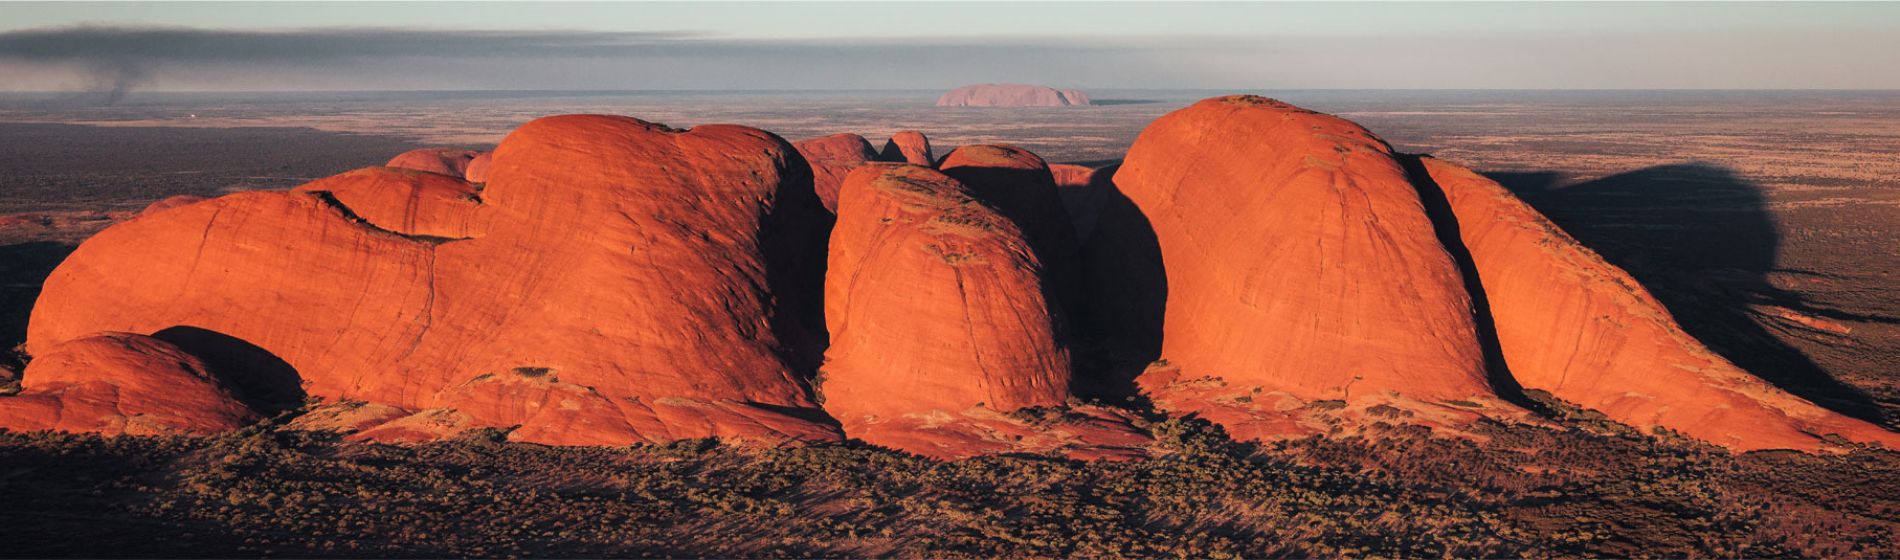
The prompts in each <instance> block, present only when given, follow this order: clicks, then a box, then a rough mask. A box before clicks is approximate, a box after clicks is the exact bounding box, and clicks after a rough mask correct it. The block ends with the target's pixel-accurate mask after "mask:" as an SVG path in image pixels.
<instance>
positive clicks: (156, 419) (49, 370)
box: [0, 333, 258, 435]
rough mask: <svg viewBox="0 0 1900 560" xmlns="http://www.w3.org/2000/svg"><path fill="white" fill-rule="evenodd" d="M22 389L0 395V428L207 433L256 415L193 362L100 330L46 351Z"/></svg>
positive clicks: (139, 338) (164, 347)
mask: <svg viewBox="0 0 1900 560" xmlns="http://www.w3.org/2000/svg"><path fill="white" fill-rule="evenodd" d="M20 389H21V391H20V393H19V394H17V395H13V396H9V397H0V426H4V427H6V428H8V429H13V430H23V431H35V430H59V431H66V432H92V433H99V434H104V435H119V434H130V435H157V434H209V433H217V432H223V431H228V430H234V429H237V428H240V427H243V426H244V425H246V424H249V423H251V422H254V421H256V420H257V418H258V416H257V413H255V412H253V411H252V410H251V409H250V408H249V407H247V406H245V405H244V403H243V402H241V401H239V400H238V398H237V397H236V396H235V395H233V394H232V392H231V391H229V390H227V389H226V388H225V387H224V386H223V385H222V384H221V383H220V382H219V381H218V379H217V378H216V377H214V376H213V375H212V373H211V371H210V368H208V367H207V366H206V365H205V363H204V362H203V361H201V360H199V359H198V358H197V357H194V356H192V355H190V354H186V353H185V352H184V351H183V350H180V349H179V348H178V347H177V346H174V345H172V344H170V343H167V342H165V341H162V340H158V339H156V338H152V337H148V336H143V335H137V334H130V333H100V334H95V335H92V336H87V337H82V338H76V339H73V340H70V341H66V342H64V343H61V344H59V345H57V346H54V347H52V348H49V349H47V350H46V351H45V352H43V353H42V354H41V355H40V356H39V357H38V358H36V359H34V360H33V362H32V363H31V364H28V366H27V368H26V371H25V372H24V373H23V375H22V376H21V379H20Z"/></svg>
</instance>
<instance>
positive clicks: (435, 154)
mask: <svg viewBox="0 0 1900 560" xmlns="http://www.w3.org/2000/svg"><path fill="white" fill-rule="evenodd" d="M481 154H482V152H478V151H475V150H459V149H455V148H422V149H418V150H409V151H407V152H403V153H401V154H397V155H396V157H393V158H390V160H389V163H385V164H383V166H385V167H395V168H400V169H413V170H416V171H424V172H428V173H435V174H437V175H448V176H450V177H454V178H457V179H461V178H463V177H466V176H468V166H469V163H471V162H473V161H474V160H475V158H476V157H478V156H480V155H481Z"/></svg>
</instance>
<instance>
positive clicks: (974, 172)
mask: <svg viewBox="0 0 1900 560" xmlns="http://www.w3.org/2000/svg"><path fill="white" fill-rule="evenodd" d="M938 168H939V169H941V170H942V171H943V173H944V174H945V175H949V176H950V177H951V178H954V179H956V180H957V182H959V183H962V184H963V185H964V186H965V187H967V188H969V190H970V192H971V193H972V194H973V195H975V196H976V198H977V200H981V201H983V203H985V204H987V205H989V206H990V207H992V208H995V209H996V210H997V211H998V212H1001V213H1002V214H1003V217H1004V218H1008V219H1009V220H1010V222H1012V223H1015V224H1016V226H1017V227H1018V228H1020V229H1021V230H1022V232H1023V234H1024V235H1025V236H1027V238H1028V240H1029V246H1030V248H1031V249H1032V250H1034V251H1035V253H1036V258H1037V259H1038V260H1039V261H1041V262H1042V263H1043V268H1044V269H1045V270H1046V279H1047V282H1046V286H1045V288H1046V290H1047V292H1048V294H1049V295H1050V297H1051V299H1052V300H1053V301H1055V302H1056V303H1058V304H1060V307H1061V309H1062V314H1061V316H1060V317H1058V319H1061V322H1062V324H1061V326H1062V330H1063V332H1062V333H1061V334H1062V336H1063V337H1064V338H1065V340H1066V338H1067V337H1068V334H1069V333H1068V332H1067V331H1068V324H1067V323H1068V321H1069V320H1070V319H1069V318H1070V317H1072V316H1074V314H1075V313H1076V312H1077V311H1079V308H1080V306H1081V304H1082V301H1081V297H1082V290H1083V286H1082V262H1081V258H1082V253H1081V251H1082V249H1081V243H1080V242H1078V241H1076V237H1075V229H1074V226H1073V225H1072V221H1071V220H1070V219H1069V213H1068V211H1067V210H1066V209H1064V208H1063V204H1062V197H1061V195H1059V194H1057V193H1056V183H1055V178H1054V177H1053V176H1051V175H1050V172H1049V164H1048V163H1045V162H1043V160H1042V158H1041V157H1038V156H1037V155H1036V154H1033V153H1030V152H1029V150H1024V149H1022V148H1018V147H1015V146H997V145H987V144H976V145H970V146H963V147H959V148H957V149H956V150H953V151H951V152H950V154H949V155H946V156H944V158H943V161H942V162H939V163H938Z"/></svg>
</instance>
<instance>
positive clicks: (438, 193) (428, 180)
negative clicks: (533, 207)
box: [293, 167, 488, 240]
mask: <svg viewBox="0 0 1900 560" xmlns="http://www.w3.org/2000/svg"><path fill="white" fill-rule="evenodd" d="M293 192H304V193H312V194H316V195H318V196H320V197H326V198H330V199H334V201H335V202H336V205H337V206H338V207H339V208H347V209H349V211H350V213H351V214H352V215H353V216H354V217H355V218H357V219H360V220H362V221H364V222H367V223H368V225H371V226H374V227H377V228H380V229H384V230H388V231H390V232H394V233H397V234H402V235H407V236H415V237H427V238H437V239H444V240H447V239H466V238H470V237H478V236H480V235H481V234H482V233H483V232H485V231H486V228H487V223H486V221H485V220H486V217H487V211H488V206H486V205H483V204H482V199H481V196H480V195H479V194H477V193H476V192H475V186H474V185H471V184H469V183H467V182H464V181H462V180H461V179H456V178H454V177H450V176H447V175H440V174H436V173H425V172H421V171H413V170H409V169H400V168H395V167H370V168H365V169H358V170H356V171H351V172H348V173H344V174H342V175H336V176H333V177H328V178H324V179H318V180H316V181H312V182H310V183H306V184H304V185H303V186H300V187H297V188H296V189H293Z"/></svg>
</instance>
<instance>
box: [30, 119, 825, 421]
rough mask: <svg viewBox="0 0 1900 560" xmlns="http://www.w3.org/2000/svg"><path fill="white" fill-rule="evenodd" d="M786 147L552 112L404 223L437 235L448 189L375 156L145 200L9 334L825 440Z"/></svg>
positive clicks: (328, 389)
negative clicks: (127, 341)
mask: <svg viewBox="0 0 1900 560" xmlns="http://www.w3.org/2000/svg"><path fill="white" fill-rule="evenodd" d="M796 161H797V156H796V155H795V154H794V152H793V149H792V147H791V146H790V145H789V144H787V143H786V142H785V141H784V140H782V139H779V138H778V137H776V136H773V135H771V134H770V133H766V132H763V131H759V130H756V129H751V128H745V127H737V126H702V127H698V128H696V129H693V130H690V131H678V130H673V129H669V128H666V127H663V126H659V125H653V124H649V123H645V122H642V121H639V120H635V119H631V118H622V117H606V116H586V115H580V116H561V117H549V118H544V119H539V120H536V121H534V122H531V123H528V124H526V125H524V126H522V127H521V128H520V129H518V130H516V131H515V132H514V133H513V134H511V135H509V137H508V138H507V139H506V140H504V141H503V142H502V144H501V146H500V147H499V148H498V149H497V150H496V152H495V154H494V155H493V166H492V170H491V177H490V178H489V181H488V183H487V186H486V188H485V189H484V190H483V191H482V192H481V195H482V200H481V202H480V203H479V205H480V206H481V207H482V209H481V210H480V211H479V213H481V214H485V215H486V217H484V218H482V219H480V220H473V221H471V222H469V223H480V224H485V226H484V227H479V228H469V229H468V230H466V231H464V232H462V233H464V234H466V235H467V236H468V238H466V239H459V238H446V237H438V236H432V235H428V234H421V233H404V232H403V231H400V230H404V229H409V230H410V231H416V232H420V231H425V230H426V231H433V232H436V233H441V232H440V231H436V230H434V229H425V228H423V226H424V225H425V224H429V225H430V228H433V227H434V226H435V225H441V222H439V221H437V220H435V219H433V218H431V219H420V217H423V216H445V215H455V214H456V213H457V212H459V211H460V210H454V209H449V210H443V209H441V208H438V207H437V206H439V205H444V204H447V205H451V206H455V205H461V204H463V203H464V202H473V201H468V200H464V199H460V198H457V196H458V195H459V193H461V192H465V189H466V188H467V187H466V185H458V184H454V183H442V182H440V181H436V180H433V179H429V178H418V177H413V176H409V175H406V174H403V173H402V172H399V171H390V170H369V171H364V172H358V173H356V174H346V175H345V176H343V177H339V178H336V179H334V180H332V181H334V182H333V183H328V184H321V183H322V182H320V184H319V185H317V186H313V187H311V188H306V189H303V190H302V191H299V192H248V193H240V194H234V195H229V196H225V197H222V198H218V199H215V200H210V201H205V202H201V203H198V204H193V205H190V206H185V207H181V208H175V209H172V210H167V211H164V212H159V213H153V214H147V215H144V216H141V217H138V218H134V219H132V220H129V221H126V222H124V223H122V224H119V225H117V226H114V227H112V228H109V229H107V230H106V231H104V232H102V233H100V234H99V235H97V236H95V237H94V238H92V239H90V240H88V241H87V242H86V243H84V244H83V245H81V246H80V247H79V249H78V250H77V251H75V252H74V253H73V255H72V256H71V257H69V258H68V259H67V261H66V262H65V263H63V264H62V265H61V266H60V267H59V268H58V269H57V270H55V271H54V272H53V274H52V276H51V277H50V278H49V279H48V280H47V282H46V286H45V289H44V291H43V292H42V294H41V296H40V299H39V301H38V304H37V306H36V307H35V311H34V313H33V316H32V319H31V324H30V325H29V332H28V342H27V348H28V350H29V352H31V353H33V354H35V355H44V354H45V353H47V352H51V351H53V349H54V348H57V347H59V345H61V344H63V343H65V342H67V341H71V340H75V339H78V338H82V337H84V336H86V335H88V334H89V333H94V332H99V331H124V332H136V333H161V334H160V337H161V338H164V337H165V334H166V333H174V334H176V333H178V332H180V331H181V330H183V331H184V332H188V333H196V335H197V336H193V337H191V339H192V340H193V341H194V345H196V346H198V347H197V348H193V347H191V346H189V345H183V344H181V346H186V347H187V350H190V351H191V353H193V354H197V355H200V356H205V357H206V361H207V362H209V363H211V365H212V366H213V367H214V368H215V367H218V365H219V363H218V362H219V361H220V360H218V359H213V358H212V357H211V356H210V354H227V355H240V354H245V355H250V356H253V357H254V359H251V360H250V361H251V362H252V363H253V366H255V365H256V364H257V363H259V362H260V361H264V362H274V363H276V364H278V365H281V368H274V369H275V371H277V372H278V373H277V374H276V376H277V377H279V378H280V379H278V380H277V381H276V384H277V385H279V386H280V388H281V386H284V385H287V386H289V388H291V389H296V390H300V391H301V392H304V393H307V394H308V395H310V396H314V397H318V398H321V399H325V400H329V401H362V402H368V403H377V404H380V405H387V406H391V407H395V408H399V409H402V410H405V411H408V412H411V413H414V415H415V416H417V417H420V418H423V419H428V420H430V421H429V422H425V421H423V420H416V421H413V422H411V423H412V424H419V425H420V424H427V425H434V426H442V425H448V424H454V425H455V426H456V427H457V428H473V427H495V428H514V430H513V432H512V434H511V437H513V438H514V439H517V440H523V441H538V442H544V443H575V444H581V443H585V444H608V445H619V444H626V443H632V442H642V441H650V442H659V441H670V440H674V439H680V438H694V437H708V436H726V437H734V438H738V439H758V440H769V441H784V440H828V439H836V438H837V437H838V433H837V431H836V428H835V427H833V426H831V425H829V424H828V423H826V422H824V421H822V420H812V419H811V418H822V414H821V413H818V412H817V411H816V410H815V408H814V404H813V402H812V400H811V396H810V394H809V388H808V387H807V384H806V381H805V379H806V376H807V375H808V372H809V371H810V370H808V369H805V368H808V367H815V365H816V362H817V359H818V357H819V353H820V351H821V349H822V342H823V336H824V335H823V332H824V331H823V324H822V319H820V315H819V312H820V310H819V309H818V307H817V305H818V293H819V292H820V291H821V290H822V280H821V276H820V275H821V274H822V269H820V268H818V267H817V266H816V265H815V263H816V262H818V259H820V258H821V257H820V255H821V254H822V251H823V250H824V249H823V246H824V236H825V233H826V229H827V228H828V225H829V217H828V216H826V215H825V213H824V212H823V210H822V208H821V207H820V206H819V205H818V201H817V199H816V197H815V196H813V195H812V194H811V185H810V176H809V175H808V174H807V172H806V169H805V166H803V165H798V164H797V163H796ZM444 179H446V180H449V181H454V180H453V179H447V178H444ZM320 189H321V192H318V191H319V190H320ZM344 193H352V194H348V195H345V194H344ZM346 200H348V201H357V202H356V203H357V204H363V205H365V206H364V211H363V212H361V213H359V212H358V211H357V210H356V209H355V208H354V207H352V206H350V202H347V201H346ZM410 216H414V217H417V218H418V219H417V220H414V221H409V220H408V217H410ZM451 223H453V222H452V221H451ZM450 233H453V232H450ZM233 348H239V349H244V350H248V352H237V351H235V350H233ZM258 356H262V357H266V358H269V359H268V360H263V359H261V358H255V357H258ZM244 371H245V372H246V374H247V375H264V371H265V370H264V369H260V368H257V367H250V368H245V369H244ZM237 382H238V381H236V380H234V381H233V383H237ZM801 411H804V412H801ZM442 418H460V419H461V420H460V421H459V424H457V423H454V422H447V423H445V422H434V421H433V420H439V419H442ZM371 431H375V429H372V430H371Z"/></svg>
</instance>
